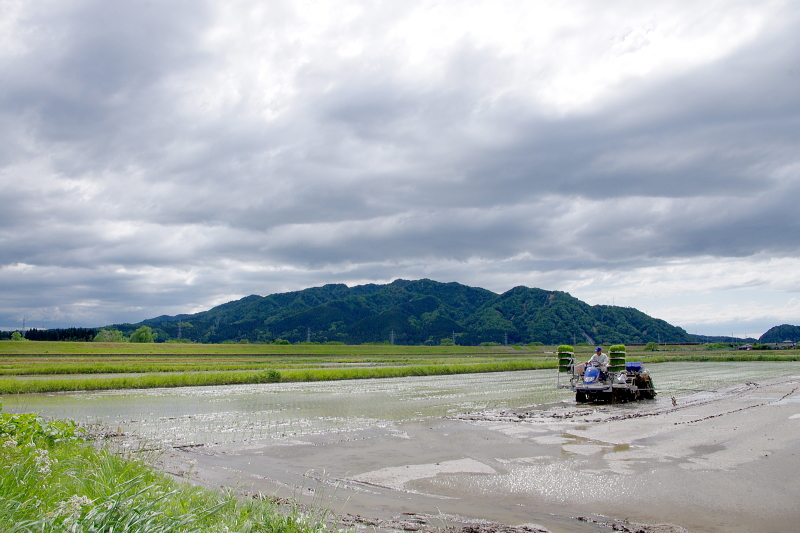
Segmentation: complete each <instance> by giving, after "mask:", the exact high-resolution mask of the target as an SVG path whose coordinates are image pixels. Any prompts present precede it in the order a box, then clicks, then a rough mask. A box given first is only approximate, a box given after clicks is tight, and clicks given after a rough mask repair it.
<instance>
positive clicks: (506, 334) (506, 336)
mask: <svg viewBox="0 0 800 533" xmlns="http://www.w3.org/2000/svg"><path fill="white" fill-rule="evenodd" d="M503 345H505V346H508V333H504V334H503Z"/></svg>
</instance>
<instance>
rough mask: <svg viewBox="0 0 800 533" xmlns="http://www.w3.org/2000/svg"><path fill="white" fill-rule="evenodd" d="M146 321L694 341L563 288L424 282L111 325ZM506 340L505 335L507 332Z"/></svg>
mask: <svg viewBox="0 0 800 533" xmlns="http://www.w3.org/2000/svg"><path fill="white" fill-rule="evenodd" d="M141 325H146V326H150V327H151V328H153V330H154V331H155V332H156V333H158V339H159V340H161V341H163V340H167V339H175V338H177V337H178V334H179V328H180V335H181V337H182V338H184V339H190V340H194V341H198V342H210V343H214V342H223V341H230V340H233V341H236V340H244V339H247V340H249V341H250V342H258V341H262V342H263V341H273V340H275V339H278V338H280V339H286V340H289V341H291V342H299V341H305V340H308V339H309V338H310V340H311V341H315V342H326V341H341V342H344V343H347V344H360V343H364V342H384V341H391V340H392V339H393V340H394V342H395V344H439V342H440V341H441V339H443V338H453V337H455V341H456V344H462V345H475V344H480V343H481V342H500V343H503V342H505V341H506V339H507V341H508V343H509V344H511V343H519V342H522V343H530V342H535V341H539V342H542V343H545V344H558V343H573V342H588V343H590V344H602V343H644V342H649V341H656V340H660V341H661V342H692V341H693V336H692V335H690V334H688V333H686V331H684V330H683V329H681V328H678V327H675V326H672V325H670V324H668V323H667V322H664V321H663V320H658V319H654V318H652V317H649V316H647V315H646V314H644V313H642V312H640V311H638V310H636V309H632V308H628V307H616V306H611V305H594V306H591V305H588V304H587V303H585V302H583V301H581V300H578V299H577V298H574V297H572V296H570V295H569V293H566V292H561V291H547V290H543V289H531V288H528V287H515V288H513V289H511V290H509V291H507V292H505V293H503V294H496V293H493V292H491V291H488V290H486V289H481V288H477V287H468V286H466V285H461V284H459V283H439V282H436V281H432V280H429V279H423V280H418V281H407V280H397V281H394V282H392V283H389V284H387V285H375V284H369V285H359V286H355V287H347V286H346V285H342V284H339V285H325V286H323V287H314V288H310V289H305V290H302V291H295V292H287V293H281V294H272V295H270V296H264V297H262V296H248V297H246V298H242V299H241V300H237V301H233V302H228V303H226V304H223V305H220V306H217V307H214V308H213V309H210V310H208V311H204V312H201V313H197V314H193V315H178V316H160V317H157V318H153V319H149V320H145V321H143V322H141V323H139V324H122V325H116V326H110V327H114V328H117V329H120V330H122V331H124V332H126V333H127V332H130V331H133V330H134V329H136V328H137V327H139V326H141ZM506 336H507V337H506Z"/></svg>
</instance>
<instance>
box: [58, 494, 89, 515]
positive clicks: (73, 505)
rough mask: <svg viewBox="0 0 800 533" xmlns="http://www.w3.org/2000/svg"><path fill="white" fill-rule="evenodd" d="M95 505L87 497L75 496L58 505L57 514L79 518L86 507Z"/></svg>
mask: <svg viewBox="0 0 800 533" xmlns="http://www.w3.org/2000/svg"><path fill="white" fill-rule="evenodd" d="M93 504H94V502H93V501H92V500H90V499H89V498H87V497H86V496H78V495H77V494H73V495H72V496H70V497H69V499H68V500H64V501H63V502H60V503H59V504H58V508H57V509H56V512H55V514H56V515H72V516H77V515H79V514H80V512H81V510H82V509H83V508H84V507H85V506H87V505H93Z"/></svg>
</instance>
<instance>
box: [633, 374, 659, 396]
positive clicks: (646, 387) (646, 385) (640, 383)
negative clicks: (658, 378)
mask: <svg viewBox="0 0 800 533" xmlns="http://www.w3.org/2000/svg"><path fill="white" fill-rule="evenodd" d="M636 386H637V387H639V395H640V396H641V397H642V398H644V399H645V400H652V399H653V398H655V397H656V390H655V388H654V387H653V380H652V379H651V378H650V376H647V377H644V376H641V377H639V379H638V380H637V383H636Z"/></svg>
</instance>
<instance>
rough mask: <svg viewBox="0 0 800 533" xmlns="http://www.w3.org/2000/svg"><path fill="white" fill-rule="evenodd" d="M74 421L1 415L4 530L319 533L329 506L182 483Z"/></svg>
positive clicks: (0, 503)
mask: <svg viewBox="0 0 800 533" xmlns="http://www.w3.org/2000/svg"><path fill="white" fill-rule="evenodd" d="M80 440H81V439H80V433H79V432H78V430H77V429H76V428H75V426H74V424H70V423H65V422H51V423H45V422H44V421H43V420H41V419H40V418H38V417H36V416H35V415H9V414H5V413H0V470H2V475H1V476H0V531H3V532H6V533H34V532H36V533H56V532H59V533H60V532H67V531H69V532H72V533H89V532H109V533H110V532H112V531H113V532H117V531H119V532H128V533H168V532H169V533H188V532H211V533H217V532H219V533H222V532H234V531H235V532H241V533H257V532H264V533H267V532H269V533H278V532H280V533H320V532H322V531H325V518H326V516H327V513H326V511H324V510H317V511H311V512H310V513H305V514H304V513H302V512H300V511H299V510H298V509H299V508H298V507H296V506H295V507H293V508H290V509H289V510H288V512H286V511H285V510H279V509H278V508H277V507H275V506H274V505H272V504H271V503H269V502H268V501H265V500H263V499H260V500H257V499H248V500H238V499H237V498H235V497H234V495H233V494H232V493H230V492H215V491H209V490H205V489H201V488H199V487H194V486H191V485H189V484H187V483H179V482H176V481H174V480H172V479H170V478H168V477H167V476H166V475H163V474H161V473H159V472H156V471H155V470H154V469H152V468H151V467H149V466H148V465H147V464H145V463H144V462H143V461H141V460H136V459H133V458H123V457H120V456H118V455H114V454H111V453H109V452H108V451H105V450H99V449H96V448H94V447H91V446H88V445H86V444H83V443H81V442H80Z"/></svg>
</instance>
